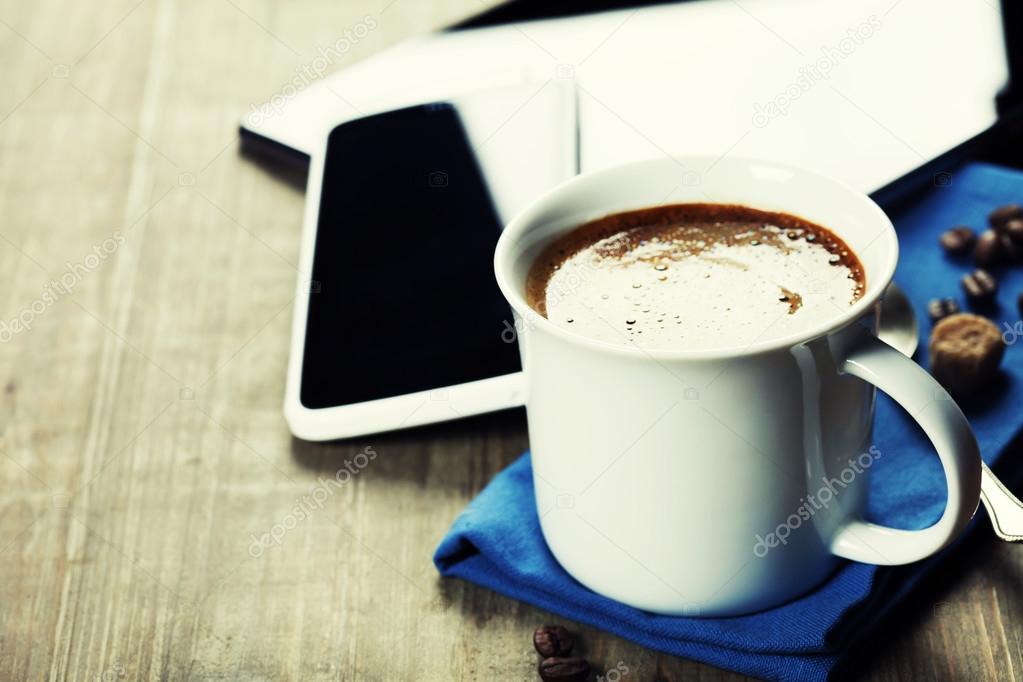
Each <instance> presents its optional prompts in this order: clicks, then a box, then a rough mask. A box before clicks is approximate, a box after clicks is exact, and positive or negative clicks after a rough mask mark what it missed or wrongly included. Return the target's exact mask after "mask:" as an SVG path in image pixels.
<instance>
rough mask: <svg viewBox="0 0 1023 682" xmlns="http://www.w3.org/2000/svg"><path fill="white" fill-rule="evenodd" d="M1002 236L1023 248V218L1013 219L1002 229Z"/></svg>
mask: <svg viewBox="0 0 1023 682" xmlns="http://www.w3.org/2000/svg"><path fill="white" fill-rule="evenodd" d="M1002 234H1004V235H1006V236H1007V237H1009V239H1011V240H1012V241H1014V242H1015V243H1016V244H1018V245H1020V246H1023V218H1013V219H1012V220H1010V221H1008V222H1007V223H1005V225H1004V226H1003V227H1002Z"/></svg>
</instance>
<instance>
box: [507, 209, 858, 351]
mask: <svg viewBox="0 0 1023 682" xmlns="http://www.w3.org/2000/svg"><path fill="white" fill-rule="evenodd" d="M864 287H865V281H864V276H863V267H862V265H861V264H860V262H859V260H858V259H857V258H856V256H855V254H853V252H852V251H851V250H850V249H849V247H848V246H847V245H846V244H845V243H843V242H842V241H841V240H840V239H838V237H836V236H835V235H834V234H832V233H831V232H830V231H828V230H827V229H825V228H823V227H821V226H819V225H815V224H813V223H810V222H808V221H805V220H802V219H800V218H797V217H795V216H791V215H788V214H783V213H771V212H766V211H759V210H756V209H751V208H747V207H743V206H734V205H722V204H678V205H674V206H663V207H658V208H652V209H643V210H639V211H630V212H627V213H620V214H614V215H610V216H606V217H604V218H601V219H599V220H596V221H593V222H590V223H587V224H585V225H582V226H580V227H578V228H576V229H574V230H572V231H570V232H569V233H567V234H565V235H562V236H561V237H559V238H558V239H556V240H555V241H554V242H553V243H551V244H550V245H549V246H548V247H547V248H546V249H545V250H544V252H543V253H542V254H541V255H540V257H539V258H538V259H537V261H536V262H535V263H534V264H533V267H532V269H531V270H530V273H529V276H528V279H527V299H528V301H529V304H530V306H531V307H533V309H535V310H536V311H537V312H539V313H540V314H542V315H544V316H545V317H547V318H548V319H549V320H551V322H553V323H554V324H556V325H558V326H559V327H564V328H565V329H569V330H572V331H575V332H577V333H580V334H582V335H584V336H587V337H590V338H593V339H597V340H600V341H606V342H610V343H617V344H627V345H638V346H640V347H643V348H649V349H654V348H656V349H668V350H672V349H673V350H709V349H714V348H721V347H726V346H743V345H751V344H753V343H756V342H758V341H765V340H769V339H772V338H778V337H780V336H784V335H788V334H790V333H796V332H799V331H801V330H805V329H809V328H810V327H813V326H816V325H817V324H819V323H823V322H827V321H828V320H831V319H834V318H835V317H836V316H838V315H840V314H841V313H842V312H844V311H845V310H847V309H848V308H849V307H850V306H851V305H852V304H853V303H854V302H855V301H856V300H857V299H859V297H860V296H862V295H863V291H864Z"/></svg>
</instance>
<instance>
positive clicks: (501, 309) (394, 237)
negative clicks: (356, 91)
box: [285, 82, 576, 440]
mask: <svg viewBox="0 0 1023 682" xmlns="http://www.w3.org/2000/svg"><path fill="white" fill-rule="evenodd" d="M513 90H514V91H516V92H517V93H518V94H509V91H503V92H502V93H497V92H495V93H487V94H481V95H479V96H474V97H473V98H460V99H458V100H454V101H448V102H434V103H429V104H421V105H414V106H410V107H405V108H402V109H397V110H393V111H387V112H381V113H376V114H372V115H369V116H365V117H362V118H358V119H355V120H350V121H347V122H345V123H342V124H340V125H338V126H337V127H336V128H334V130H333V131H331V132H330V134H329V136H328V138H327V139H326V140H325V144H324V145H323V148H322V149H321V150H319V152H314V153H313V154H312V155H311V163H310V170H309V179H308V189H307V199H306V211H305V220H304V226H303V236H302V249H301V263H300V271H301V273H302V274H301V275H300V276H299V283H298V291H297V297H296V300H295V314H294V324H293V331H292V344H291V356H290V361H289V367H288V383H287V394H286V397H285V416H286V418H287V420H288V424H289V426H290V428H291V431H292V433H294V434H295V435H296V436H298V437H299V438H303V439H307V440H328V439H335V438H347V437H352V436H357V435H362V434H366V433H373V432H379V431H386V430H393V429H400V428H406V427H411V426H416V425H421V424H426V423H430V422H436V421H445V420H450V419H456V418H460V417H466V416H470V415H474V414H480V413H483V412H489V411H493V410H499V409H503V408H508V407H514V406H518V405H521V404H522V403H523V400H524V396H523V395H522V394H521V381H520V365H519V353H518V348H517V346H516V339H515V333H514V322H513V318H512V315H511V312H510V310H509V308H508V306H507V304H506V303H505V302H504V299H503V298H502V297H501V294H500V292H499V291H498V288H497V284H496V282H495V280H494V276H493V250H494V246H495V244H496V242H497V238H498V236H499V234H500V230H501V229H502V227H503V225H504V224H505V223H506V222H507V220H508V219H509V218H510V217H511V214H513V213H514V212H516V211H517V210H519V209H520V208H522V206H524V205H525V203H527V202H528V201H529V200H530V199H532V198H533V197H534V196H537V195H539V194H540V193H541V192H543V191H544V190H546V189H548V188H550V187H552V186H553V185H555V184H557V183H558V182H560V181H562V180H564V179H566V178H568V177H571V176H572V175H573V174H574V173H575V172H576V154H575V140H576V124H575V106H574V97H573V93H572V91H571V89H570V88H566V87H565V84H563V83H554V82H552V83H548V84H546V85H544V84H536V85H535V86H534V90H535V92H533V93H532V94H533V96H532V97H530V96H529V95H530V92H529V91H528V88H516V89H513ZM523 94H524V95H526V98H525V99H523V98H521V95H523ZM502 102H504V103H503V104H502ZM511 104H516V105H517V106H518V107H519V108H518V110H515V109H510V105H511ZM526 107H528V108H529V111H523V110H524V109H525V108H526ZM509 111H517V113H515V115H512V116H508V115H507V114H508V112H509Z"/></svg>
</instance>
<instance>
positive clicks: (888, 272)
mask: <svg viewBox="0 0 1023 682" xmlns="http://www.w3.org/2000/svg"><path fill="white" fill-rule="evenodd" d="M667 161H672V162H674V163H675V164H680V165H681V166H682V167H686V166H687V165H690V164H692V165H695V166H698V167H713V166H715V165H718V164H720V163H726V162H727V163H729V164H743V165H747V166H751V165H759V166H769V167H773V168H777V169H780V170H784V171H788V172H791V173H794V174H796V175H800V176H804V177H808V178H814V179H816V180H819V181H823V182H825V183H828V184H831V185H832V186H834V187H836V188H838V189H839V190H841V191H842V192H844V193H845V194H847V195H848V196H849V199H850V201H857V202H859V203H861V204H865V205H866V208H867V209H868V210H869V211H871V212H873V213H874V214H876V217H877V219H878V224H879V225H880V227H881V229H882V233H881V234H880V235H878V237H876V239H885V240H886V241H887V245H888V249H887V254H886V260H885V262H884V265H883V266H882V268H880V270H879V276H876V277H872V278H871V280H870V281H868V282H867V291H865V292H864V293H863V296H861V297H860V298H859V300H857V301H856V302H855V303H854V304H853V305H851V306H850V307H849V309H848V310H846V311H845V312H844V313H842V314H840V315H836V316H835V317H834V318H832V319H829V320H827V321H825V322H821V323H818V324H816V325H813V326H811V327H809V328H807V329H804V330H802V331H799V332H793V333H789V334H785V335H783V336H779V337H774V338H771V339H767V340H765V341H754V342H752V343H749V344H746V345H737V346H723V347H720V348H711V349H666V348H643V347H641V346H629V345H626V344H624V343H621V344H618V343H612V342H608V341H601V340H598V339H594V338H591V337H588V336H586V335H584V334H581V333H579V332H575V331H569V330H567V329H564V328H562V327H559V326H557V325H555V324H554V323H553V322H551V321H550V320H548V319H547V318H546V317H544V316H543V315H541V314H540V313H538V312H536V310H534V309H533V308H532V307H531V306H530V305H529V303H528V302H527V301H526V299H525V295H524V292H520V291H518V290H517V288H516V287H514V286H512V283H511V281H510V272H509V271H510V270H511V267H512V265H513V263H514V262H515V260H516V259H517V258H519V257H521V253H516V252H515V251H513V242H515V241H517V240H518V239H519V238H520V237H522V236H523V235H525V234H527V233H528V232H529V231H530V230H532V229H534V228H535V227H537V225H536V224H535V220H536V217H537V214H539V213H540V212H541V211H542V210H544V209H546V208H548V207H549V206H550V205H552V204H556V203H557V202H558V201H559V200H560V198H561V197H562V195H564V194H565V193H567V192H569V191H570V190H573V189H575V188H577V187H578V186H579V185H586V184H589V183H592V182H595V181H597V180H599V179H600V178H604V177H607V176H609V175H614V174H618V173H626V172H628V171H630V170H637V169H639V168H642V167H649V166H654V167H656V166H658V165H664V164H665V162H667ZM671 203H688V202H660V203H656V204H643V203H642V202H637V203H636V205H635V206H633V207H632V208H622V209H621V212H628V211H631V210H639V209H642V208H650V207H655V206H668V205H671ZM703 203H724V202H714V201H708V202H703ZM739 203H742V202H739ZM743 205H749V206H750V207H751V208H757V207H756V206H754V205H751V204H743ZM776 210H777V209H776ZM781 210H782V211H783V212H787V211H785V209H781ZM614 212H619V211H614ZM792 215H797V216H798V215H799V214H798V213H796V212H793V213H792ZM589 219H590V218H581V219H580V221H581V222H582V221H584V220H589ZM581 222H580V223H579V224H581ZM828 229H831V228H828ZM839 236H840V237H842V238H843V239H845V237H844V236H843V235H839ZM898 259H899V244H898V236H897V234H896V232H895V226H894V225H893V224H892V221H891V219H890V218H889V217H888V215H887V214H886V213H885V212H884V210H882V209H881V207H880V206H878V205H877V203H876V202H875V201H874V200H873V199H871V198H870V197H869V196H868V195H866V194H865V193H863V192H861V191H859V190H857V189H855V188H853V187H852V186H851V185H849V184H848V183H846V182H843V181H841V180H838V179H836V178H833V177H831V176H828V175H824V174H823V173H819V172H817V171H812V170H808V169H806V168H803V167H800V166H796V165H793V164H787V163H780V162H777V161H772V160H767V159H761V158H756V157H745V156H729V157H728V158H727V159H723V158H721V157H714V156H709V155H684V156H683V155H677V156H665V157H654V158H648V159H643V160H639V161H632V162H629V163H624V164H617V165H614V166H611V167H608V168H603V169H600V170H596V171H589V172H586V173H580V174H579V175H577V176H575V177H573V178H570V179H568V180H566V181H564V182H562V183H561V184H559V185H557V186H555V187H553V188H552V189H550V190H548V191H547V192H545V193H544V194H542V195H541V196H539V197H538V198H536V199H534V200H533V201H532V202H530V204H529V205H528V206H527V207H526V208H524V209H523V210H522V211H520V212H519V213H518V214H517V215H516V216H515V217H514V218H512V220H511V221H510V222H509V223H508V225H507V226H506V227H505V229H504V230H503V231H502V233H501V236H500V238H499V239H498V242H497V247H496V249H495V251H494V275H495V277H496V279H497V285H498V287H499V288H500V290H501V293H502V295H503V296H504V297H505V300H507V301H508V303H509V305H510V306H511V307H512V309H513V310H514V311H515V312H516V313H517V314H518V315H519V316H520V317H522V318H523V319H524V320H525V319H528V320H529V323H530V324H535V325H537V327H538V329H540V330H543V331H545V332H548V333H550V334H553V335H554V336H556V337H558V338H560V339H562V340H563V341H566V342H568V343H571V344H574V345H578V346H584V347H587V348H589V349H591V350H594V351H600V352H605V353H611V354H616V355H625V356H632V357H637V358H647V359H650V358H653V359H662V360H722V359H728V358H737V357H745V356H752V355H758V354H761V353H767V352H771V351H777V350H781V349H786V348H792V347H794V346H798V345H801V344H804V343H806V342H809V341H812V340H814V339H817V338H821V337H823V336H827V335H828V334H830V333H832V332H834V331H837V330H839V329H842V328H844V327H846V326H847V325H849V324H851V323H853V322H855V321H856V320H859V319H860V318H862V317H864V316H865V315H866V314H867V313H868V312H869V310H870V309H871V308H872V307H873V306H874V304H875V303H877V301H878V300H879V299H880V298H881V296H882V295H883V294H884V292H885V290H886V289H887V288H888V285H889V284H890V283H891V281H892V278H893V277H894V275H895V268H896V265H897V264H898Z"/></svg>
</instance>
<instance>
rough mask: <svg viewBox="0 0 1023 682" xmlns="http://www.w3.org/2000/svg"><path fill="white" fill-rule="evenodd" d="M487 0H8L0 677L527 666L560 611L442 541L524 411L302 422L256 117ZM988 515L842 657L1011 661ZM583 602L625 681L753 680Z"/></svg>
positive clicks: (280, 193)
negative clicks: (257, 111)
mask: <svg viewBox="0 0 1023 682" xmlns="http://www.w3.org/2000/svg"><path fill="white" fill-rule="evenodd" d="M484 8H485V5H484V4H483V3H481V2H478V1H477V0H355V1H345V2H337V1H335V0H330V1H328V0H310V1H307V0H302V1H293V2H287V3H284V2H282V3H273V2H270V1H269V0H202V1H200V0H182V1H179V2H172V1H170V0H141V1H139V0H123V1H121V0H106V1H104V2H97V3H69V2H58V1H57V0H37V1H35V2H20V1H17V0H0V64H2V68H0V79H2V80H0V83H2V87H0V273H2V275H0V276H2V282H3V286H2V289H0V321H2V322H3V325H5V326H3V327H0V367H2V371H3V376H2V383H0V406H2V407H0V409H2V413H0V415H2V416H0V423H2V434H0V679H2V680H47V679H50V680H65V679H67V680H104V681H108V680H122V679H124V680H134V679H161V680H164V679H166V680H182V679H195V680H277V679H288V680H355V679H365V680H405V679H409V680H412V679H415V680H448V679H453V680H520V679H521V680H532V679H536V678H535V673H534V669H535V665H536V658H535V654H534V653H533V651H532V647H531V644H530V634H531V632H532V630H533V628H534V627H536V626H537V625H538V624H540V623H541V622H544V621H547V620H552V619H553V620H558V621H560V622H563V621H561V619H554V618H553V617H552V616H551V615H550V614H546V613H544V612H542V611H540V610H538V609H535V608H533V607H530V606H527V605H524V604H521V603H518V602H516V601H513V600H510V599H507V598H504V597H501V596H499V595H497V594H494V593H492V592H489V591H487V590H484V589H481V588H478V587H475V586H473V585H469V584H465V583H462V582H458V581H445V580H441V579H439V578H438V576H437V574H436V572H435V571H434V568H433V566H432V564H431V561H430V559H431V555H432V553H433V550H434V548H435V546H436V544H437V542H438V541H439V540H440V538H441V537H442V535H443V533H444V532H445V530H446V529H447V528H448V526H449V525H450V523H451V522H452V520H453V519H454V518H455V516H456V515H457V514H458V512H459V511H460V510H461V509H462V508H463V507H464V506H465V504H466V503H467V502H468V501H469V500H470V499H471V498H472V497H473V496H474V495H475V494H477V493H478V492H479V491H480V489H481V488H482V487H483V486H484V485H485V484H486V483H487V482H488V481H489V480H490V479H491V478H492V477H493V476H494V475H495V474H496V473H497V472H498V471H500V470H501V469H502V468H503V467H505V466H506V465H507V464H509V463H510V462H511V461H512V460H513V459H514V458H515V457H516V456H517V455H518V454H519V453H520V452H521V451H522V450H523V449H524V448H525V447H526V445H527V438H526V430H525V419H524V415H523V413H522V412H521V411H518V410H515V411H508V412H504V413H500V414H496V415H490V416H486V417H481V418H476V419H470V420H463V421H459V422H453V423H449V424H444V425H438V426H433V427H429V428H421V429H416V430H412V431H407V432H402V433H395V434H388V435H382V436H373V437H369V438H364V439H357V440H353V441H350V442H344V443H335V444H330V445H313V444H307V443H303V442H300V441H296V440H294V439H292V438H291V437H290V436H289V434H288V430H287V427H286V425H285V423H284V420H283V418H282V416H281V403H282V395H283V390H284V380H285V367H286V362H287V354H288V342H289V328H290V321H291V315H292V300H293V295H294V286H295V279H296V266H295V264H296V261H297V258H298V253H297V250H298V242H299V231H300V227H301V213H302V205H303V195H302V192H301V189H299V188H296V187H295V186H294V185H292V184H289V183H287V182H283V181H281V179H279V178H276V177H274V176H272V175H271V174H268V173H267V172H266V171H265V169H263V168H261V167H259V166H257V165H256V164H253V163H251V162H250V161H248V160H246V159H245V158H243V157H241V156H240V155H239V153H238V135H237V129H236V128H237V122H238V120H239V118H240V116H241V115H242V114H244V112H246V111H247V110H248V108H249V105H250V104H251V103H254V102H261V101H264V100H265V99H266V98H267V97H268V96H269V95H271V94H272V93H274V92H277V91H279V90H280V88H281V87H282V85H283V84H284V83H286V82H288V81H289V80H290V79H292V78H293V77H294V76H295V74H296V72H297V71H298V70H299V69H300V68H301V67H302V66H303V65H305V64H308V63H309V62H310V61H311V60H312V59H313V57H314V56H315V54H316V48H317V46H320V45H325V44H332V43H334V42H335V41H336V40H337V38H338V37H339V35H340V34H341V30H342V29H343V28H345V27H350V26H353V25H355V24H356V23H358V22H359V21H361V20H362V19H363V17H365V16H366V15H372V16H374V17H375V19H376V23H377V24H378V26H377V27H376V28H375V29H374V30H373V31H372V32H370V34H369V35H367V36H366V38H365V39H363V40H360V41H358V42H357V43H356V44H355V45H354V46H353V48H352V50H351V51H350V52H349V53H347V54H345V55H344V58H343V59H342V60H340V61H339V63H337V64H334V65H333V67H332V68H342V67H343V66H345V65H347V64H351V63H353V62H355V61H357V60H359V59H361V58H364V57H365V56H367V55H369V54H371V53H373V52H375V51H378V50H380V49H383V48H385V47H387V46H389V45H391V44H394V43H396V42H398V41H400V40H402V39H404V38H406V37H409V36H412V35H415V34H419V33H423V32H425V31H428V30H430V29H433V28H436V27H439V26H443V25H446V24H449V23H451V22H453V21H455V20H457V19H460V18H462V17H465V16H468V15H470V14H472V13H475V12H478V11H480V10H482V9H484ZM12 320H18V322H17V323H12ZM366 448H370V449H371V450H372V452H374V453H375V457H373V459H372V460H370V462H369V464H367V465H366V466H365V467H363V468H358V467H355V468H354V471H355V473H349V475H348V476H347V477H343V476H341V477H339V476H338V474H337V472H338V471H339V470H340V469H342V468H343V467H345V466H346V460H347V461H355V458H356V456H357V455H358V454H359V453H364V452H366ZM359 461H362V460H359ZM347 466H349V467H351V466H353V465H347ZM350 470H351V469H350ZM338 478H344V483H343V484H341V485H334V484H332V483H331V482H330V480H331V479H333V480H335V481H336V480H338ZM303 505H304V507H303V508H304V509H305V511H306V513H305V514H304V515H303V518H302V519H298V518H297V516H296V514H295V512H294V510H295V509H296V507H299V506H303ZM289 518H290V519H292V520H290V521H289ZM276 524H288V525H291V526H292V527H291V528H288V529H287V532H286V533H285V534H284V535H283V536H282V537H281V539H280V542H279V544H277V543H275V544H272V545H270V546H255V547H254V545H253V539H252V538H253V536H254V535H255V536H259V535H260V534H262V533H266V532H268V531H269V529H271V528H273V527H274V526H275V525H276ZM981 535H982V537H981V538H979V539H978V540H976V541H975V542H973V543H972V544H971V545H970V547H969V549H968V551H967V552H964V553H961V555H960V558H959V559H958V560H957V561H956V562H954V563H952V564H949V565H948V566H947V567H946V568H944V569H943V570H942V572H941V574H940V575H939V576H937V577H936V578H935V579H934V580H931V581H929V583H928V584H927V585H926V586H925V588H924V589H922V590H921V591H920V592H918V594H917V596H916V597H915V598H914V599H913V600H911V602H910V603H909V604H908V605H907V606H906V607H905V608H903V609H901V610H900V611H899V613H898V614H897V615H896V617H895V618H894V619H893V620H892V622H891V624H890V625H889V626H887V627H886V628H885V629H884V630H883V631H882V633H880V635H879V637H878V638H877V640H876V641H873V642H871V643H869V644H867V645H865V646H864V647H863V649H862V652H861V653H860V654H859V655H858V656H857V657H856V663H857V664H856V666H855V668H854V669H851V670H850V671H848V673H847V675H848V676H849V677H852V678H854V679H871V680H893V681H894V680H917V679H944V680H948V679H970V680H974V679H992V680H994V679H997V680H1010V679H1019V678H1020V677H1021V672H1020V671H1023V651H1021V637H1023V622H1021V619H1020V614H1021V613H1023V580H1021V578H1023V562H1021V557H1023V553H1021V552H1023V549H1021V548H1017V547H1012V546H1005V545H1001V544H997V543H996V542H994V541H993V540H992V539H991V536H990V534H989V533H987V532H986V531H985V532H983V533H982V534H981ZM569 625H570V626H572V627H577V629H578V631H579V632H580V635H581V639H582V640H583V646H584V650H585V653H586V655H587V656H589V657H590V659H591V660H592V661H593V662H594V664H595V665H596V667H597V668H598V669H599V670H601V671H603V670H608V669H610V668H612V667H615V666H616V665H618V664H619V663H621V664H623V665H624V666H626V667H627V668H628V669H629V674H628V676H626V677H625V678H624V679H626V680H628V679H634V680H706V681H710V680H737V679H741V676H739V675H735V674H731V673H728V672H724V671H721V670H718V669H715V668H711V667H709V666H704V665H700V664H697V663H693V662H690V661H685V660H682V659H677V658H674V657H671V656H665V655H661V654H658V653H655V652H652V651H649V650H646V649H643V648H641V647H638V646H636V645H633V644H631V643H629V642H626V641H624V640H622V639H619V638H617V637H613V636H611V635H608V634H605V633H602V632H600V631H598V630H596V629H594V628H590V627H581V626H575V625H574V624H571V623H569Z"/></svg>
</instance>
